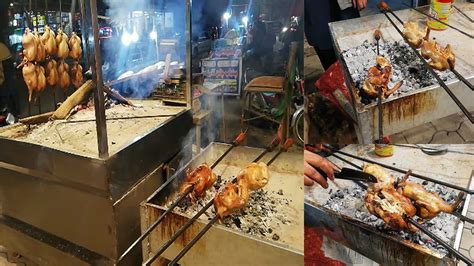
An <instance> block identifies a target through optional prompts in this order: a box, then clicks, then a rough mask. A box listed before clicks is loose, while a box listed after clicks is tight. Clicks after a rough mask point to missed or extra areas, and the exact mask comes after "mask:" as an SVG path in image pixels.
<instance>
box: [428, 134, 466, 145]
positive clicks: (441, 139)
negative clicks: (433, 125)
mask: <svg viewBox="0 0 474 266" xmlns="http://www.w3.org/2000/svg"><path fill="white" fill-rule="evenodd" d="M438 132H439V131H438ZM431 143H433V144H455V143H464V140H463V139H462V138H461V136H459V134H458V133H457V132H450V133H449V134H447V133H446V132H444V131H443V132H439V133H438V134H436V135H435V137H434V138H433V141H432V142H431Z"/></svg>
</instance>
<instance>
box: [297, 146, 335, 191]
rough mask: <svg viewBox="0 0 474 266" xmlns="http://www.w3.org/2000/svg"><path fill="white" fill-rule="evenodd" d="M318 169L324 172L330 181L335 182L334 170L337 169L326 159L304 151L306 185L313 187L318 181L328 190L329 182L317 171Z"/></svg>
mask: <svg viewBox="0 0 474 266" xmlns="http://www.w3.org/2000/svg"><path fill="white" fill-rule="evenodd" d="M316 168H318V169H321V170H322V171H324V172H325V173H326V174H327V176H328V177H329V179H331V180H334V170H337V167H336V166H335V165H334V164H332V163H331V162H329V161H328V160H326V159H325V158H323V157H321V156H319V155H317V154H315V153H312V152H310V151H307V150H305V151H304V185H305V186H311V185H313V184H314V182H315V181H316V182H317V183H318V184H320V185H321V186H322V187H323V188H328V182H327V180H326V179H324V177H323V176H321V174H320V173H319V172H318V171H317V170H316Z"/></svg>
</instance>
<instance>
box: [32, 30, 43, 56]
mask: <svg viewBox="0 0 474 266" xmlns="http://www.w3.org/2000/svg"><path fill="white" fill-rule="evenodd" d="M34 36H35V38H34V40H35V42H36V57H35V61H36V62H43V61H44V60H45V59H46V51H45V47H44V44H43V42H42V41H41V36H40V35H39V34H38V31H36V30H35V33H34Z"/></svg>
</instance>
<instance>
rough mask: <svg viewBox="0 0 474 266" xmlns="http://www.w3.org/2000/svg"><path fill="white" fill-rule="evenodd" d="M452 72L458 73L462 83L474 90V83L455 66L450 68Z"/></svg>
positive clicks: (457, 76)
mask: <svg viewBox="0 0 474 266" xmlns="http://www.w3.org/2000/svg"><path fill="white" fill-rule="evenodd" d="M450 70H451V72H453V74H454V75H456V78H458V79H459V80H460V81H461V82H462V83H464V84H466V85H467V86H468V87H469V88H470V89H471V90H472V91H474V86H473V85H472V83H471V82H469V81H468V80H467V79H466V78H465V77H463V76H462V75H461V74H459V72H458V71H457V70H456V69H454V67H453V68H450Z"/></svg>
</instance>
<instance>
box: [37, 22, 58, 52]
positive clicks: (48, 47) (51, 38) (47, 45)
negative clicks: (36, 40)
mask: <svg viewBox="0 0 474 266" xmlns="http://www.w3.org/2000/svg"><path fill="white" fill-rule="evenodd" d="M41 42H42V43H43V45H44V49H45V51H46V54H48V55H50V56H55V55H56V52H57V49H58V47H57V45H56V35H55V34H54V32H53V31H52V30H51V29H50V28H49V26H48V25H46V26H44V33H43V35H42V36H41Z"/></svg>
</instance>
